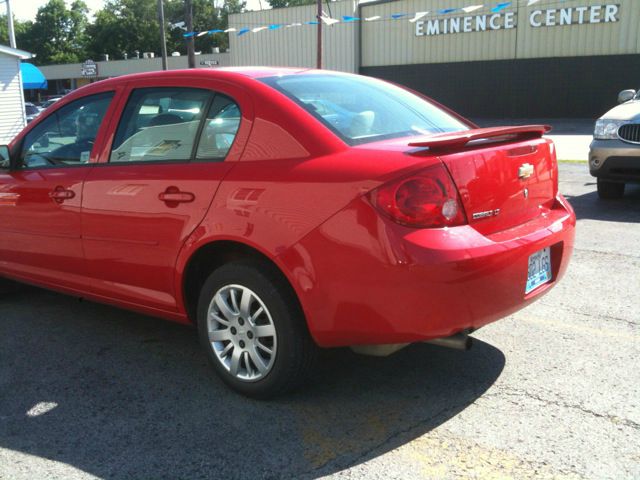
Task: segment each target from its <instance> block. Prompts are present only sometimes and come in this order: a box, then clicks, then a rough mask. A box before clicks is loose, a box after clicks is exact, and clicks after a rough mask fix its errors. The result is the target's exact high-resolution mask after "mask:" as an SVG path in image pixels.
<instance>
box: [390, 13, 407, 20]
mask: <svg viewBox="0 0 640 480" xmlns="http://www.w3.org/2000/svg"><path fill="white" fill-rule="evenodd" d="M406 16H407V14H406V13H392V14H391V18H393V19H394V20H398V19H399V18H402V17H406Z"/></svg>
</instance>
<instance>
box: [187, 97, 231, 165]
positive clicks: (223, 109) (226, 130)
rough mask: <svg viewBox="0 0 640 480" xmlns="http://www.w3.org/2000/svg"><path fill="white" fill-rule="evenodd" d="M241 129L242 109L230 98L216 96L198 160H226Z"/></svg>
mask: <svg viewBox="0 0 640 480" xmlns="http://www.w3.org/2000/svg"><path fill="white" fill-rule="evenodd" d="M239 127H240V109H239V108H238V105H237V104H236V103H235V102H234V101H233V100H231V99H230V98H229V97H226V96H224V95H216V98H215V100H214V101H213V103H212V104H211V108H210V109H209V113H208V115H207V119H206V120H205V123H204V128H203V129H202V134H201V136H200V143H199V144H198V152H197V154H196V158H197V159H199V160H204V159H207V160H210V159H224V158H225V157H226V156H227V153H228V152H229V150H230V149H231V145H233V141H234V140H235V138H236V134H237V133H238V128H239Z"/></svg>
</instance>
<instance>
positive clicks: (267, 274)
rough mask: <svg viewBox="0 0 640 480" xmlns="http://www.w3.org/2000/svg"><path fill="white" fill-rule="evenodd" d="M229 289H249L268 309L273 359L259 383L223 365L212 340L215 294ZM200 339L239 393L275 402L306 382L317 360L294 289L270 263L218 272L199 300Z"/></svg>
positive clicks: (243, 264)
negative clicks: (272, 331)
mask: <svg viewBox="0 0 640 480" xmlns="http://www.w3.org/2000/svg"><path fill="white" fill-rule="evenodd" d="M230 285H236V286H241V287H245V288H248V289H249V290H251V291H252V292H253V293H255V294H256V295H257V297H258V298H259V299H260V301H261V302H262V303H263V304H264V306H265V307H266V309H267V311H268V313H269V315H270V317H271V321H272V324H273V326H274V327H275V332H276V339H277V349H276V350H275V354H274V355H275V359H274V360H273V363H272V366H271V367H270V370H269V371H268V372H267V373H266V374H265V375H264V376H263V377H262V378H260V379H259V380H253V381H248V380H246V379H245V380H243V379H241V378H238V377H236V376H234V375H232V374H231V373H230V371H229V370H227V368H225V366H223V364H222V361H221V360H219V358H218V355H217V354H216V352H215V351H214V348H213V346H212V343H211V342H210V341H209V332H208V323H207V316H208V312H209V306H210V305H211V304H212V302H213V299H214V297H215V295H216V293H217V292H218V291H224V290H221V289H224V288H225V287H226V288H230V287H229V286H230ZM231 288H233V287H231ZM236 332H237V330H236ZM198 335H199V337H200V341H201V343H202V346H203V347H204V349H205V351H206V354H207V358H208V359H209V361H210V362H211V364H212V365H213V367H214V369H215V371H216V373H217V374H218V375H219V376H220V378H221V379H222V380H223V381H224V382H225V383H226V384H227V385H229V386H230V387H231V388H232V389H234V390H235V391H237V392H239V393H241V394H243V395H246V396H248V397H252V398H257V399H263V400H264V399H269V398H273V397H275V396H279V395H282V394H285V393H287V392H290V391H292V390H294V389H295V388H296V387H298V386H300V385H301V384H302V383H303V382H304V381H305V380H306V379H307V378H308V376H309V373H310V371H311V369H312V367H313V365H314V364H315V359H316V356H317V349H318V348H317V346H316V345H315V343H314V342H313V340H312V338H311V336H310V334H309V331H308V329H307V324H306V321H305V318H304V314H303V312H302V309H301V307H300V304H299V302H298V299H297V298H296V296H295V293H294V292H293V289H292V288H291V286H290V285H289V284H288V283H287V281H286V279H284V278H283V277H282V275H281V274H280V272H278V271H276V270H275V268H274V267H273V266H272V265H270V264H268V263H266V262H259V261H254V260H240V261H234V262H231V263H228V264H225V265H223V266H222V267H220V268H218V269H216V270H215V271H214V272H213V273H212V274H211V275H210V276H209V278H208V279H207V280H206V282H205V283H204V285H203V287H202V289H201V291H200V298H199V301H198ZM234 338H235V337H234ZM245 338H246V337H245ZM235 340H236V341H237V338H235ZM226 345H228V344H226ZM235 348H238V347H237V346H236V347H234V349H235ZM231 351H232V352H233V349H232V350H231Z"/></svg>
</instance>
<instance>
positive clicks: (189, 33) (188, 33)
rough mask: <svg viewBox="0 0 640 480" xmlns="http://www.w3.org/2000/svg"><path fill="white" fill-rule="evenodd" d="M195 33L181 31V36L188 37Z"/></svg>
mask: <svg viewBox="0 0 640 480" xmlns="http://www.w3.org/2000/svg"><path fill="white" fill-rule="evenodd" d="M195 34H196V32H187V33H183V34H182V36H183V37H184V38H189V37H193V36H194V35H195Z"/></svg>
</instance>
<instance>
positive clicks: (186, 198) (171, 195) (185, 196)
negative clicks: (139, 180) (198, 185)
mask: <svg viewBox="0 0 640 480" xmlns="http://www.w3.org/2000/svg"><path fill="white" fill-rule="evenodd" d="M158 198H159V199H160V200H162V201H163V202H165V203H166V204H167V205H169V206H172V205H171V204H178V203H189V202H193V201H194V200H195V199H196V196H195V195H194V194H193V193H191V192H181V191H180V189H179V188H178V187H168V188H167V189H166V190H165V191H164V192H162V193H161V194H160V195H158Z"/></svg>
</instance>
